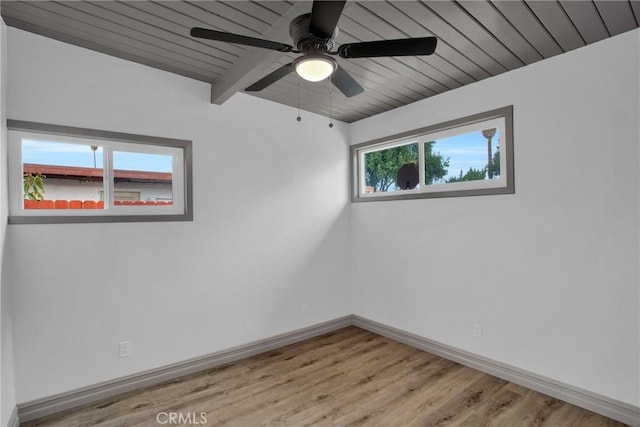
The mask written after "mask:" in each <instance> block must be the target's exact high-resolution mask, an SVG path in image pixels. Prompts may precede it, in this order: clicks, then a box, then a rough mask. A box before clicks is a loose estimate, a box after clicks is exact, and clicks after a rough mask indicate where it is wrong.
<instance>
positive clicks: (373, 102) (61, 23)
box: [1, 0, 640, 122]
mask: <svg viewBox="0 0 640 427" xmlns="http://www.w3.org/2000/svg"><path fill="white" fill-rule="evenodd" d="M310 10H311V2H309V1H303V2H288V1H140V0H136V1H104V0H103V1H42V0H38V1H2V2H1V11H2V16H3V18H4V20H5V22H6V23H7V25H9V26H13V27H16V28H20V29H23V30H26V31H30V32H33V33H36V34H41V35H43V36H46V37H50V38H54V39H57V40H61V41H63V42H67V43H71V44H75V45H79V46H83V47H86V48H90V49H93V50H96V51H99V52H103V53H106V54H109V55H113V56H116V57H120V58H124V59H127V60H131V61H135V62H139V63H142V64H145V65H148V66H151V67H155V68H159V69H162V70H166V71H170V72H173V73H176V74H180V75H183V76H187V77H190V78H194V79H197V80H201V81H204V82H208V83H211V85H212V101H213V102H216V103H222V102H224V100H226V99H227V98H228V97H230V96H231V95H232V94H233V93H235V92H236V91H238V90H242V89H243V88H245V87H247V86H248V85H250V84H251V83H253V82H254V81H256V80H257V79H259V78H260V77H262V76H264V75H266V74H267V73H269V72H271V71H273V70H275V69H276V68H278V67H280V66H281V65H283V64H285V63H287V62H290V61H291V59H292V58H295V57H296V55H293V54H283V53H280V52H272V51H266V50H263V49H254V48H245V47H242V46H238V45H233V44H228V43H221V42H214V41H208V40H202V39H194V38H191V37H190V36H189V30H190V28H191V27H194V26H200V27H206V28H212V29H215V30H219V31H227V32H232V33H236V34H243V35H247V36H252V37H259V38H267V39H272V40H275V41H280V42H283V43H289V44H290V43H291V40H290V38H289V36H288V24H289V22H290V21H291V19H292V18H294V17H295V16H297V15H299V14H302V13H306V12H309V11H310ZM639 22H640V0H631V1H628V0H601V1H600V0H596V1H576V0H560V1H553V0H544V1H519V0H507V1H488V0H472V1H441V0H438V1H415V0H412V1H349V2H348V3H347V6H346V7H345V10H344V13H343V15H342V17H341V18H340V21H339V23H338V26H339V35H338V37H337V42H338V43H339V44H341V43H350V42H359V41H369V40H380V39H395V38H406V37H424V36H430V35H433V36H436V37H437V38H438V47H437V50H436V53H435V54H434V55H431V56H424V57H395V58H372V59H351V60H344V59H343V60H340V64H341V65H342V66H343V67H344V68H345V69H346V70H348V71H349V72H350V73H351V74H352V75H353V76H354V77H355V79H356V80H357V81H358V82H359V83H360V84H361V85H362V86H363V87H364V88H365V92H364V93H362V94H360V95H357V96H355V97H352V98H346V97H345V96H344V95H342V94H341V93H340V92H339V91H337V90H335V89H334V90H333V91H332V109H331V110H332V111H331V113H332V115H333V117H335V118H337V119H339V120H343V121H346V122H353V121H356V120H359V119H362V118H365V117H369V116H372V115H375V114H377V113H381V112H384V111H387V110H390V109H393V108H396V107H399V106H402V105H406V104H409V103H411V102H414V101H418V100H420V99H424V98H427V97H429V96H433V95H436V94H438V93H442V92H445V91H448V90H451V89H455V88H457V87H460V86H463V85H466V84H470V83H473V82H476V81H479V80H482V79H485V78H487V77H490V76H495V75H497V74H500V73H504V72H505V71H508V70H513V69H515V68H518V67H522V66H524V65H527V64H531V63H533V62H536V61H540V60H542V59H544V58H549V57H551V56H554V55H558V54H561V53H564V52H567V51H570V50H572V49H576V48H579V47H582V46H585V45H587V44H590V43H594V42H597V41H599V40H602V39H604V38H607V37H611V36H614V35H617V34H620V33H623V32H625V31H629V30H632V29H634V28H638V23H639ZM299 82H300V96H299V98H300V108H301V109H303V110H307V111H312V112H316V113H319V114H323V115H326V116H328V115H329V113H330V111H329V84H328V82H327V81H325V82H320V83H309V82H306V81H304V80H301V79H299V78H298V77H297V76H296V75H295V73H293V74H291V75H289V76H288V77H286V78H284V79H282V80H281V81H279V82H278V83H276V84H274V85H272V86H270V87H269V88H267V89H266V90H264V91H262V92H259V93H254V94H255V96H259V97H261V98H265V99H269V100H272V101H275V102H280V103H283V104H286V105H290V106H294V107H295V106H297V104H298V83H299Z"/></svg>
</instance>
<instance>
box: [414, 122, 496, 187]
mask: <svg viewBox="0 0 640 427" xmlns="http://www.w3.org/2000/svg"><path fill="white" fill-rule="evenodd" d="M424 152H425V181H426V184H427V185H432V184H446V183H450V182H461V181H479V180H488V179H497V178H499V177H500V132H499V129H497V128H488V129H485V130H482V131H474V132H468V133H464V134H460V135H455V136H451V137H447V138H441V139H438V140H437V141H430V142H427V143H425V150H424Z"/></svg>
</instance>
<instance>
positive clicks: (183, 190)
mask: <svg viewBox="0 0 640 427" xmlns="http://www.w3.org/2000/svg"><path fill="white" fill-rule="evenodd" d="M7 127H8V129H9V132H8V133H9V138H8V142H9V147H8V148H9V156H8V157H9V158H8V160H9V168H8V169H9V198H10V200H9V223H10V224H41V223H71V222H138V221H192V220H193V202H192V194H193V192H192V151H191V150H192V143H191V141H186V140H178V139H169V138H160V137H150V136H144V135H134V134H125V133H118V132H110V131H102V130H95V129H83V128H75V127H69V126H58V125H50V124H44V123H34V122H25V121H18V120H11V119H9V120H7ZM25 138H27V139H35V140H42V141H47V142H62V143H71V144H82V145H98V146H100V147H102V148H103V159H104V164H103V174H104V179H103V191H104V194H105V195H106V197H105V208H104V209H98V210H82V211H78V210H74V209H69V210H66V209H65V210H61V209H58V210H56V209H24V195H23V188H22V182H23V181H22V180H23V178H22V175H23V174H22V170H23V169H22V149H21V148H22V147H21V142H22V139H25ZM114 151H124V152H134V153H149V154H164V155H171V156H172V158H173V165H172V166H173V171H172V191H173V194H174V195H176V196H174V202H173V205H164V206H135V205H126V206H119V205H114V193H113V191H111V190H112V189H111V186H112V182H111V181H112V179H113V166H112V163H113V152H114ZM107 199H108V200H107ZM80 212H81V213H80Z"/></svg>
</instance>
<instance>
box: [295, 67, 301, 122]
mask: <svg viewBox="0 0 640 427" xmlns="http://www.w3.org/2000/svg"><path fill="white" fill-rule="evenodd" d="M296 120H297V121H300V120H302V117H300V77H298V117H296Z"/></svg>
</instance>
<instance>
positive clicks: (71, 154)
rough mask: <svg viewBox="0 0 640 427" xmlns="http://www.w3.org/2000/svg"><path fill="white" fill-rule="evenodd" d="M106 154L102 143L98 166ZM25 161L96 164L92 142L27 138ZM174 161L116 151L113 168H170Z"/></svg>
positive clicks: (160, 157)
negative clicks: (60, 141) (47, 140)
mask: <svg viewBox="0 0 640 427" xmlns="http://www.w3.org/2000/svg"><path fill="white" fill-rule="evenodd" d="M103 156H104V153H103V149H102V147H98V149H97V150H96V153H95V162H96V166H97V167H102V165H103ZM22 162H23V163H37V164H45V165H57V166H79V167H86V168H92V167H94V163H93V162H94V156H93V150H91V146H89V145H82V144H68V143H59V142H43V141H34V140H28V139H24V140H23V141H22ZM171 163H172V158H171V156H168V155H160V154H142V153H131V152H119V151H114V153H113V168H114V169H124V170H138V171H147V172H171V171H172V169H171Z"/></svg>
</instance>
